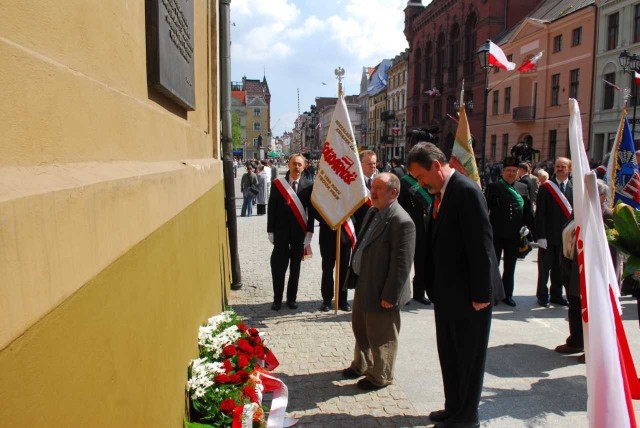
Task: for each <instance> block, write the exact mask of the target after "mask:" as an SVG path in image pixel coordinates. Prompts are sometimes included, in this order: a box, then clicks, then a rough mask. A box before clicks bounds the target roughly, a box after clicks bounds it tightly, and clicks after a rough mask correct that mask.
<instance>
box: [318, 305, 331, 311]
mask: <svg viewBox="0 0 640 428" xmlns="http://www.w3.org/2000/svg"><path fill="white" fill-rule="evenodd" d="M320 310H321V311H322V312H329V311H330V310H331V305H330V304H328V303H323V304H322V306H320Z"/></svg>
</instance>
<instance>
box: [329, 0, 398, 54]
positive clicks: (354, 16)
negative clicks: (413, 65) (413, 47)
mask: <svg viewBox="0 0 640 428" xmlns="http://www.w3.org/2000/svg"><path fill="white" fill-rule="evenodd" d="M398 6H399V5H398V1H397V0H373V1H367V0H346V1H345V2H344V13H343V14H342V15H334V16H332V17H330V18H328V19H327V23H328V26H329V28H330V33H331V37H332V38H333V39H334V40H336V41H337V42H338V43H340V45H341V46H342V48H343V49H346V50H347V51H348V52H349V53H350V54H352V55H355V56H356V57H357V58H359V59H361V60H370V59H382V58H389V57H393V56H395V55H397V54H398V53H400V52H401V51H402V50H404V49H405V48H406V47H407V41H406V39H405V37H404V34H403V33H402V30H403V28H404V13H403V12H402V9H399V7H398Z"/></svg>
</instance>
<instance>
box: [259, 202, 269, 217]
mask: <svg viewBox="0 0 640 428" xmlns="http://www.w3.org/2000/svg"><path fill="white" fill-rule="evenodd" d="M266 213H267V205H266V204H258V215H265V214H266Z"/></svg>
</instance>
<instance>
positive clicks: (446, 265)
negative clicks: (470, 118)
mask: <svg viewBox="0 0 640 428" xmlns="http://www.w3.org/2000/svg"><path fill="white" fill-rule="evenodd" d="M429 218H430V221H429V233H430V236H431V239H432V244H431V245H430V246H429V245H427V260H428V264H427V275H426V279H427V295H428V296H429V299H431V300H432V301H433V303H434V307H435V310H436V311H438V316H440V317H442V318H446V319H463V318H467V317H470V316H471V315H472V314H473V313H474V312H475V310H474V309H473V306H472V304H471V302H481V303H487V302H492V301H493V294H494V292H493V289H494V287H495V288H496V289H499V288H500V287H502V282H501V279H500V272H499V270H498V262H497V260H496V253H495V250H494V248H493V235H492V231H491V224H490V223H489V213H488V210H487V202H486V201H485V199H484V196H483V195H482V192H481V191H480V188H479V187H478V184H477V183H476V182H475V181H472V180H470V179H469V178H467V177H465V176H464V175H462V174H460V173H459V172H456V173H454V174H453V175H452V176H451V178H450V179H449V183H448V184H447V189H446V192H445V194H444V197H443V198H442V202H441V203H440V210H439V213H438V216H437V218H436V219H435V220H433V219H432V217H431V216H429ZM429 272H431V274H429Z"/></svg>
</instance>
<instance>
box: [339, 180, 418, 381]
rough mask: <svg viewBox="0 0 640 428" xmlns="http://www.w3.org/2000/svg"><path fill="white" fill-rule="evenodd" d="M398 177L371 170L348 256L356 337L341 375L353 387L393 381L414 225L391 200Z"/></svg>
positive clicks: (408, 291) (353, 326) (352, 318)
mask: <svg viewBox="0 0 640 428" xmlns="http://www.w3.org/2000/svg"><path fill="white" fill-rule="evenodd" d="M399 191H400V181H399V180H398V177H396V176H395V175H393V174H390V173H382V174H380V175H377V176H376V178H375V179H374V180H373V184H372V186H371V200H372V201H373V207H372V208H371V209H369V211H368V212H367V215H366V216H365V220H364V221H365V223H364V226H363V228H362V230H361V231H360V234H359V235H358V241H357V243H356V247H355V249H354V252H353V256H352V258H351V268H350V269H349V273H348V276H349V277H351V276H352V275H353V278H347V282H352V283H354V284H355V295H354V298H353V312H352V313H351V325H352V328H353V335H354V336H355V339H356V346H355V351H354V358H353V361H352V362H351V365H350V366H349V368H346V369H344V370H343V372H342V375H343V377H345V378H347V379H356V378H358V377H361V376H365V378H364V379H360V380H359V381H358V388H360V389H363V390H376V389H380V388H383V387H385V386H387V385H389V384H391V383H392V381H393V369H394V364H395V359H396V355H397V352H398V336H399V333H400V308H401V307H402V306H404V305H405V304H406V303H407V302H408V301H409V299H410V297H409V296H410V290H409V275H410V273H411V263H412V262H413V252H414V246H415V242H416V241H415V239H416V237H415V233H416V232H415V226H414V225H413V221H412V220H411V217H409V215H408V214H407V213H406V212H405V211H404V210H403V209H402V207H401V206H400V205H399V204H398V203H397V201H396V198H397V197H398V193H399Z"/></svg>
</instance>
